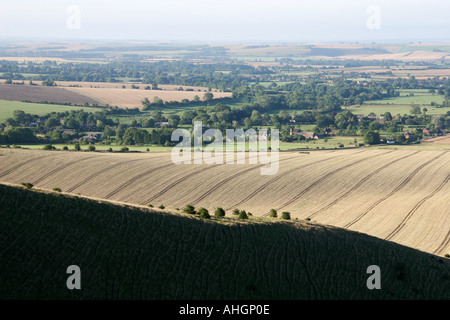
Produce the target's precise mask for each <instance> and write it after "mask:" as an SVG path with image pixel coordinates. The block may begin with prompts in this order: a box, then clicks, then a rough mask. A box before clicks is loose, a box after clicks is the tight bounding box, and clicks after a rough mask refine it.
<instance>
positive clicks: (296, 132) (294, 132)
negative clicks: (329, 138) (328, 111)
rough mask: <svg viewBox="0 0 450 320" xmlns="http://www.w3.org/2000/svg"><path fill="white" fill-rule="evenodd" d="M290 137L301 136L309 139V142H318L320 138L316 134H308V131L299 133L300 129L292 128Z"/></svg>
mask: <svg viewBox="0 0 450 320" xmlns="http://www.w3.org/2000/svg"><path fill="white" fill-rule="evenodd" d="M290 135H291V136H294V135H299V136H302V137H304V138H306V139H310V140H318V139H320V138H321V137H320V136H319V135H317V134H315V133H314V132H310V131H301V130H300V129H297V128H294V129H291V130H290Z"/></svg>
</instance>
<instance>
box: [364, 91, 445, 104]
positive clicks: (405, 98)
mask: <svg viewBox="0 0 450 320" xmlns="http://www.w3.org/2000/svg"><path fill="white" fill-rule="evenodd" d="M398 91H399V92H400V96H399V97H394V98H386V99H380V100H370V101H365V102H364V104H366V105H370V104H409V105H411V104H420V105H430V104H431V102H434V103H437V104H442V103H443V102H444V100H445V97H444V96H443V95H438V94H437V93H429V92H428V90H426V89H412V90H398ZM411 94H413V96H410V95H411Z"/></svg>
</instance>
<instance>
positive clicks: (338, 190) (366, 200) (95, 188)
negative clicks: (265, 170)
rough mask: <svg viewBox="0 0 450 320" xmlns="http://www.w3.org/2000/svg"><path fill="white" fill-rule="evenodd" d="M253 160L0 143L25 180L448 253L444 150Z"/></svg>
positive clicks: (2, 157) (11, 174)
mask: <svg viewBox="0 0 450 320" xmlns="http://www.w3.org/2000/svg"><path fill="white" fill-rule="evenodd" d="M263 166H267V165H261V164H259V163H257V164H249V162H248V161H247V162H246V164H240V165H238V164H235V165H217V164H216V165H206V164H195V165H194V164H192V165H187V164H181V165H175V164H173V163H172V162H171V158H170V153H164V152H161V153H156V152H155V153H137V154H131V153H130V154H123V153H113V154H112V153H99V152H96V153H88V152H62V151H59V152H52V151H40V150H13V149H11V150H10V149H0V182H5V183H13V184H20V183H22V182H30V183H32V184H34V185H36V186H37V187H39V188H44V189H50V190H51V189H53V188H55V187H59V188H61V189H62V190H63V191H64V192H70V193H75V194H77V193H79V194H82V195H86V196H90V197H95V198H99V199H108V200H114V201H119V202H124V203H133V204H138V205H148V204H152V205H154V206H155V207H156V206H159V205H161V204H163V205H165V206H166V208H168V209H172V210H173V209H176V208H183V207H184V206H185V205H186V204H189V203H190V204H193V205H195V207H205V208H207V209H208V210H210V211H214V209H215V208H216V207H219V206H221V207H223V208H225V209H226V211H227V214H231V210H232V209H234V208H239V209H244V210H247V211H250V212H251V213H252V214H253V215H254V216H267V215H268V212H269V210H270V209H271V208H275V209H277V210H278V211H279V213H281V211H289V212H291V216H292V218H299V219H306V218H310V219H312V220H313V221H317V222H319V223H324V224H328V225H333V226H337V227H345V228H349V229H352V230H356V231H360V232H364V233H367V234H370V235H373V236H376V237H379V238H382V239H388V240H391V241H395V242H398V243H400V244H403V245H407V246H410V247H413V248H416V249H419V250H422V251H427V252H430V253H435V254H439V255H443V254H446V253H450V242H449V241H448V236H447V235H448V232H449V230H450V229H449V227H448V226H449V225H450V216H449V214H448V213H449V211H448V210H449V208H450V181H449V180H450V177H449V176H450V152H448V151H417V150H394V149H389V150H375V149H370V150H363V149H359V150H358V149H357V150H339V151H332V150H330V151H315V152H314V151H313V152H311V153H310V154H305V153H298V152H281V153H280V163H279V171H278V173H277V174H275V175H272V176H262V175H261V174H260V169H261V167H263Z"/></svg>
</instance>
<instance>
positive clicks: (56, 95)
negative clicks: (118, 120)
mask: <svg viewBox="0 0 450 320" xmlns="http://www.w3.org/2000/svg"><path fill="white" fill-rule="evenodd" d="M0 100H11V101H31V102H41V101H48V102H54V103H71V104H73V105H83V104H84V103H86V102H87V103H89V104H90V105H92V104H99V100H97V99H95V98H90V97H87V96H85V95H83V94H80V93H77V92H74V91H70V90H66V89H63V88H58V87H43V86H37V85H36V86H30V85H13V84H0Z"/></svg>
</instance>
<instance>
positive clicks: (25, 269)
mask: <svg viewBox="0 0 450 320" xmlns="http://www.w3.org/2000/svg"><path fill="white" fill-rule="evenodd" d="M0 195H1V196H0V208H1V209H0V261H2V263H1V264H0V274H1V278H0V281H1V282H0V298H1V299H227V300H230V299H277V300H278V299H449V298H450V290H448V289H449V286H450V279H449V270H450V261H449V260H447V259H445V258H442V257H437V256H434V255H430V254H427V253H423V252H420V251H417V250H413V249H411V248H408V247H404V246H401V245H398V244H395V243H391V242H388V241H384V240H381V239H377V238H374V237H371V236H368V235H365V234H360V233H357V232H353V231H349V230H344V229H339V228H334V227H330V226H323V225H318V224H311V223H306V222H285V223H282V222H256V221H252V220H250V222H245V223H244V222H234V223H233V221H236V220H233V219H230V218H226V217H225V218H222V219H220V220H219V219H217V220H215V221H206V220H201V219H199V218H193V217H188V216H187V215H181V214H171V213H166V212H162V211H160V212H158V211H155V210H150V209H148V208H147V209H143V208H136V207H130V206H121V205H113V204H111V203H107V202H103V203H102V202H98V201H94V200H91V199H86V198H79V197H73V196H67V195H62V194H55V193H53V194H52V193H43V192H37V191H29V190H25V189H22V188H17V187H10V186H5V185H0ZM224 221H227V222H228V223H227V224H224V223H220V222H224ZM70 265H77V266H79V267H80V269H81V279H82V280H81V285H82V290H68V289H67V287H66V281H67V278H68V277H69V275H68V274H67V273H66V270H67V267H68V266H70ZM370 265H377V266H379V267H380V269H381V290H376V289H374V290H369V289H368V288H367V285H366V283H367V279H368V277H369V276H370V274H367V273H366V272H367V268H368V267H369V266H370Z"/></svg>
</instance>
